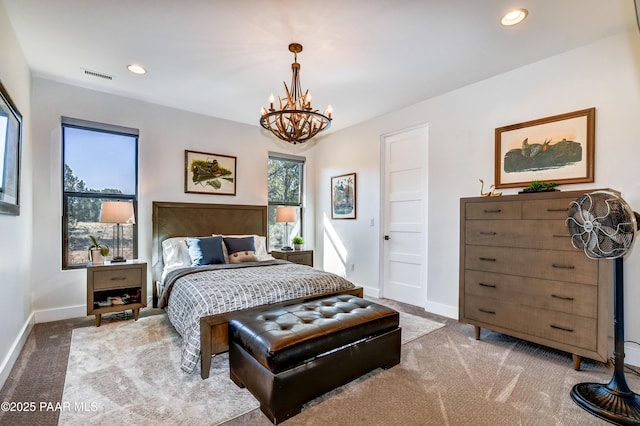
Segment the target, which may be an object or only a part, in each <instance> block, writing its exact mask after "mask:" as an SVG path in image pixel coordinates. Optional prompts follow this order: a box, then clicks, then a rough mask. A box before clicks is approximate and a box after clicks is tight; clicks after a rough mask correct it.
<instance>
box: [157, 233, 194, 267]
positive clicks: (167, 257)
mask: <svg viewBox="0 0 640 426" xmlns="http://www.w3.org/2000/svg"><path fill="white" fill-rule="evenodd" d="M186 240H187V237H173V238H167V239H166V240H164V241H163V242H162V260H163V262H164V269H165V271H166V270H173V269H176V268H184V267H186V266H191V257H190V256H189V247H187V241H186Z"/></svg>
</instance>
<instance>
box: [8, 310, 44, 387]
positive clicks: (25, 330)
mask: <svg viewBox="0 0 640 426" xmlns="http://www.w3.org/2000/svg"><path fill="white" fill-rule="evenodd" d="M34 324H35V321H34V315H33V313H32V314H31V315H29V318H27V321H25V323H24V325H23V326H22V329H21V330H20V333H19V334H18V336H17V337H16V340H15V341H14V342H13V345H11V350H9V353H8V354H7V356H6V357H5V358H4V359H3V360H2V364H1V365H0V388H2V387H3V386H4V383H5V382H6V381H7V378H8V377H9V374H10V373H11V369H12V368H13V365H14V364H15V363H16V360H17V359H18V356H19V355H20V352H21V351H22V348H23V347H24V344H25V343H26V341H27V337H29V333H31V330H32V329H33V325H34Z"/></svg>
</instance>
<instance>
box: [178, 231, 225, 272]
mask: <svg viewBox="0 0 640 426" xmlns="http://www.w3.org/2000/svg"><path fill="white" fill-rule="evenodd" d="M187 245H188V246H189V256H190V257H191V266H202V265H213V264H216V263H224V252H223V251H222V237H203V238H187Z"/></svg>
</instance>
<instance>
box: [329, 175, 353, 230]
mask: <svg viewBox="0 0 640 426" xmlns="http://www.w3.org/2000/svg"><path fill="white" fill-rule="evenodd" d="M355 218H356V174H355V173H348V174H346V175H340V176H334V177H332V178H331V219H355Z"/></svg>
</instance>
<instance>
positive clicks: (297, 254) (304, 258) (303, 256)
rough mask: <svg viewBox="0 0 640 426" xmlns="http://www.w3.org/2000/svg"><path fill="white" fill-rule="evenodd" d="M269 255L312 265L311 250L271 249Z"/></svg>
mask: <svg viewBox="0 0 640 426" xmlns="http://www.w3.org/2000/svg"><path fill="white" fill-rule="evenodd" d="M271 256H273V257H275V258H276V259H284V260H288V261H289V262H293V263H299V264H300V265H307V266H311V267H313V250H292V251H282V250H272V251H271Z"/></svg>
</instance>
